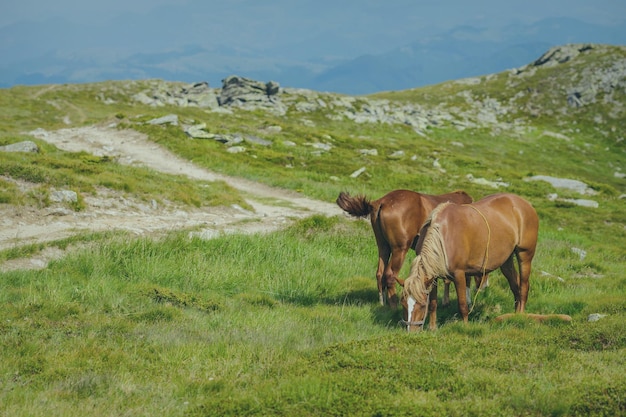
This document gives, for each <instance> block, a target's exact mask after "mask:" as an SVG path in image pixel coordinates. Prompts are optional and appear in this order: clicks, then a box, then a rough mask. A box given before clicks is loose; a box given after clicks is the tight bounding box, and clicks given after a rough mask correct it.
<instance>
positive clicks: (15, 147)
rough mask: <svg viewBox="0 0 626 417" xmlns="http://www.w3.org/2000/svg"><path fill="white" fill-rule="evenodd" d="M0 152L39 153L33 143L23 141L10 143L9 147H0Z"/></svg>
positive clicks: (37, 147)
mask: <svg viewBox="0 0 626 417" xmlns="http://www.w3.org/2000/svg"><path fill="white" fill-rule="evenodd" d="M0 151H2V152H33V153H36V152H39V146H37V144H36V143H35V142H32V141H30V140H25V141H23V142H17V143H11V144H9V145H4V146H0Z"/></svg>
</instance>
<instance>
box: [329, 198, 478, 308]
mask: <svg viewBox="0 0 626 417" xmlns="http://www.w3.org/2000/svg"><path fill="white" fill-rule="evenodd" d="M446 201H451V202H454V203H459V204H464V203H471V202H472V197H470V196H469V195H468V194H467V193H466V192H465V191H455V192H452V193H448V194H441V195H428V194H420V193H416V192H414V191H409V190H394V191H391V192H389V193H388V194H385V195H384V196H383V197H381V198H379V199H378V200H375V201H370V200H369V199H368V198H367V197H365V196H363V195H358V196H356V197H351V196H350V195H349V194H348V193H345V192H341V193H339V197H337V205H338V206H339V207H341V208H342V209H343V210H344V211H345V212H347V213H348V214H350V215H352V216H354V217H367V216H369V217H370V221H371V223H372V229H374V236H375V237H376V245H377V246H378V269H377V270H376V282H377V283H378V297H379V300H380V304H381V305H385V304H386V303H387V302H388V303H389V305H390V306H391V307H392V308H396V307H397V304H398V297H397V295H396V279H397V278H398V273H399V272H400V269H401V268H402V264H403V263H404V259H405V257H406V254H407V252H408V250H409V249H410V248H415V243H416V242H417V237H418V233H419V230H420V227H422V224H423V223H424V221H425V220H426V219H427V218H428V215H429V214H430V212H431V211H432V210H433V209H434V208H435V207H437V206H438V205H439V204H440V203H443V202H446Z"/></svg>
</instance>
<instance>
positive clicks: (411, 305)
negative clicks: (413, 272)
mask: <svg viewBox="0 0 626 417" xmlns="http://www.w3.org/2000/svg"><path fill="white" fill-rule="evenodd" d="M413 309H415V298H413V297H412V296H410V295H409V299H408V300H407V312H408V314H407V316H406V321H407V322H409V323H410V322H411V321H412V316H413ZM406 329H407V330H411V325H410V324H407V325H406Z"/></svg>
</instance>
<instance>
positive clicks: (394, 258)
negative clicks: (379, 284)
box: [383, 246, 409, 310]
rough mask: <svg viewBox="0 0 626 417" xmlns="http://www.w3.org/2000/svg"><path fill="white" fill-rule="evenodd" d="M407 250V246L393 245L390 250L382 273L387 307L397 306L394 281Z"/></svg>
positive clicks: (394, 307) (393, 307)
mask: <svg viewBox="0 0 626 417" xmlns="http://www.w3.org/2000/svg"><path fill="white" fill-rule="evenodd" d="M408 250H409V248H408V246H394V247H393V249H392V250H391V259H389V263H388V264H387V268H386V269H385V273H384V274H383V281H386V288H387V302H388V303H389V307H391V309H394V310H395V309H396V308H398V295H397V294H396V282H397V278H398V274H399V273H400V269H402V264H403V263H404V259H405V258H406V253H407V252H408Z"/></svg>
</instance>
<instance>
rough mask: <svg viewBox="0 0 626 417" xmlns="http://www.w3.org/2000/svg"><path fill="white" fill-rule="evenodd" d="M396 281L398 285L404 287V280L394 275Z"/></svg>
mask: <svg viewBox="0 0 626 417" xmlns="http://www.w3.org/2000/svg"><path fill="white" fill-rule="evenodd" d="M396 281H398V284H400V286H401V287H403V288H404V280H403V279H400V278H398V277H396Z"/></svg>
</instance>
